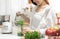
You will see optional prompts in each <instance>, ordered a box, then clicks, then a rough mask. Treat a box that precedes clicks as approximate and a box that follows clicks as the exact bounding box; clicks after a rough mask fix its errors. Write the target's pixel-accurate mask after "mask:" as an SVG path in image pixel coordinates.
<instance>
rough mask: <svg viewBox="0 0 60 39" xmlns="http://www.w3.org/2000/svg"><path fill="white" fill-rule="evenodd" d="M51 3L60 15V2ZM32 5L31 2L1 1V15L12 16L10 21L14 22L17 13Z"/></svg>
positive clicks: (59, 0) (54, 0)
mask: <svg viewBox="0 0 60 39" xmlns="http://www.w3.org/2000/svg"><path fill="white" fill-rule="evenodd" d="M49 2H50V5H51V6H52V7H53V8H54V9H55V12H56V13H58V14H60V0H49ZM30 5H32V4H31V1H30V0H0V15H10V16H11V17H10V21H14V19H15V16H16V12H18V11H22V9H23V8H25V7H29V6H30ZM32 6H34V5H32Z"/></svg>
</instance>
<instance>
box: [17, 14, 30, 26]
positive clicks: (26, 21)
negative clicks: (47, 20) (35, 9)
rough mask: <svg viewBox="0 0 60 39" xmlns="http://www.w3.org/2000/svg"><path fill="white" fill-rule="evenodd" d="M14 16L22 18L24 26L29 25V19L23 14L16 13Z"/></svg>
mask: <svg viewBox="0 0 60 39" xmlns="http://www.w3.org/2000/svg"><path fill="white" fill-rule="evenodd" d="M16 15H17V16H21V17H23V19H24V21H25V25H29V24H30V18H29V17H28V16H26V15H25V14H20V13H17V14H16Z"/></svg>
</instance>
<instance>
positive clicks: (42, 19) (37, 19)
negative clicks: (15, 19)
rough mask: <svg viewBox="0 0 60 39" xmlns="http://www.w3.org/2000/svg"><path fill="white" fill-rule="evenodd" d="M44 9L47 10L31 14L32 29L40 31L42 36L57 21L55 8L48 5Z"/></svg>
mask: <svg viewBox="0 0 60 39" xmlns="http://www.w3.org/2000/svg"><path fill="white" fill-rule="evenodd" d="M44 7H45V8H43V9H41V11H39V12H35V11H34V10H33V11H32V12H30V27H31V28H32V29H34V30H36V29H37V30H40V31H41V32H42V34H43V33H44V32H45V30H46V28H48V27H52V26H53V25H54V22H55V19H56V14H55V12H54V10H53V8H52V7H50V6H48V5H46V6H44ZM34 9H35V8H34ZM46 13H47V15H46ZM44 15H46V16H44Z"/></svg>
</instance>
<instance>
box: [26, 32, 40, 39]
mask: <svg viewBox="0 0 60 39" xmlns="http://www.w3.org/2000/svg"><path fill="white" fill-rule="evenodd" d="M25 39H41V36H40V33H39V32H37V31H34V32H27V33H25Z"/></svg>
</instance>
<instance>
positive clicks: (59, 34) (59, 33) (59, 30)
mask: <svg viewBox="0 0 60 39" xmlns="http://www.w3.org/2000/svg"><path fill="white" fill-rule="evenodd" d="M57 33H58V36H60V28H59V29H58V31H57Z"/></svg>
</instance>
